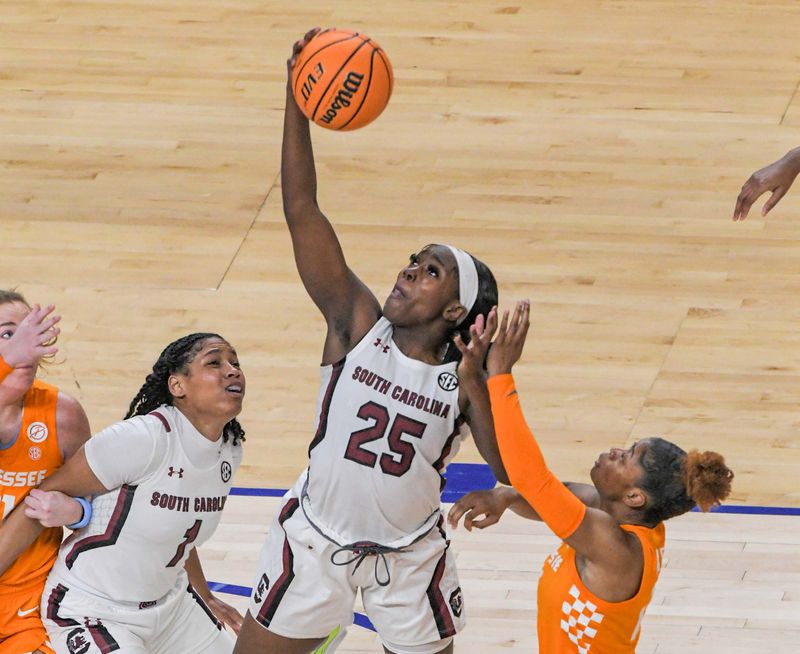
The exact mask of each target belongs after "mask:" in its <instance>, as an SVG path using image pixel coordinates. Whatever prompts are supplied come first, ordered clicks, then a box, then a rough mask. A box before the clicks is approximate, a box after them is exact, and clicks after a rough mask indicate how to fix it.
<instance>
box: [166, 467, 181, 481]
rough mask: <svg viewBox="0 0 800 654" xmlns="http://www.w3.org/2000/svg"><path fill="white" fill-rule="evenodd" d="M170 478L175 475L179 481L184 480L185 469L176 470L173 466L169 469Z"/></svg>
mask: <svg viewBox="0 0 800 654" xmlns="http://www.w3.org/2000/svg"><path fill="white" fill-rule="evenodd" d="M167 474H168V475H169V476H170V477H172V476H173V475H178V479H183V468H178V469H177V470H175V468H173V467H172V466H170V467H169V472H168V473H167Z"/></svg>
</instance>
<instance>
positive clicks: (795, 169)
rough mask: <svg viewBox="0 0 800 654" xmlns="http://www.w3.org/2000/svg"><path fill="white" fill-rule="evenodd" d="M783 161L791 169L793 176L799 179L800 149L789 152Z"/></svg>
mask: <svg viewBox="0 0 800 654" xmlns="http://www.w3.org/2000/svg"><path fill="white" fill-rule="evenodd" d="M783 160H784V161H785V162H786V164H787V165H788V166H789V167H790V170H791V171H792V174H793V175H794V176H795V177H797V175H798V174H800V147H797V148H794V149H793V150H789V152H787V153H786V154H785V155H784V156H783Z"/></svg>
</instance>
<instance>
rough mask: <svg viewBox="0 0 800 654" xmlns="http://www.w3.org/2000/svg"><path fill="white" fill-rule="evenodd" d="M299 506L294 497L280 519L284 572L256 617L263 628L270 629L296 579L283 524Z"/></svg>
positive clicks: (292, 558)
mask: <svg viewBox="0 0 800 654" xmlns="http://www.w3.org/2000/svg"><path fill="white" fill-rule="evenodd" d="M299 506H300V501H299V500H298V499H297V498H296V497H293V498H292V499H290V500H289V501H288V502H287V503H286V505H285V506H284V507H283V509H282V510H281V514H280V517H279V518H278V524H279V525H280V526H281V527H282V528H283V533H284V537H283V557H282V560H283V571H282V572H281V576H280V577H278V578H277V579H276V580H275V583H274V584H273V586H272V588H271V589H270V591H269V594H268V595H267V597H266V599H265V600H264V605H263V606H262V607H261V609H260V610H259V611H258V615H257V616H256V620H257V621H258V623H259V624H260V625H261V626H263V627H269V625H270V622H272V618H273V617H275V611H277V610H278V605H279V604H280V603H281V600H282V599H283V596H284V595H285V594H286V591H287V590H289V584H291V583H292V580H293V579H294V553H293V552H292V548H291V547H290V545H289V537H288V536H287V535H286V529H285V528H284V527H283V523H284V522H286V521H287V520H288V519H289V518H291V517H292V516H293V515H294V512H295V511H297V509H298V508H299Z"/></svg>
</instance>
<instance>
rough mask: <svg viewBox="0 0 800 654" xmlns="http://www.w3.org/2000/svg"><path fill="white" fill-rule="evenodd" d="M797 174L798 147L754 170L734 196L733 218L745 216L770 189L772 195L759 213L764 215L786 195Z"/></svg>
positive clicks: (798, 172)
mask: <svg viewBox="0 0 800 654" xmlns="http://www.w3.org/2000/svg"><path fill="white" fill-rule="evenodd" d="M798 174H800V148H795V149H794V150H790V151H789V152H787V153H786V154H785V155H784V156H783V157H781V158H780V159H778V160H777V161H775V162H773V163H771V164H769V165H768V166H764V167H763V168H761V169H760V170H757V171H756V172H754V173H753V174H752V175H750V177H749V178H748V180H747V181H746V182H745V183H744V185H743V186H742V190H741V191H740V192H739V195H738V197H737V198H736V207H735V208H734V210H733V219H734V220H744V219H745V218H747V214H748V213H749V212H750V207H752V206H753V203H754V202H755V201H756V200H758V198H759V197H761V196H762V195H763V194H764V193H766V192H767V191H772V195H770V196H769V199H768V200H767V201H766V202H765V203H764V207H763V208H762V209H761V215H762V216H766V215H767V214H768V213H769V211H770V209H772V207H774V206H775V205H776V204H778V202H779V201H780V199H781V198H782V197H783V196H784V195H786V192H787V191H788V190H789V187H791V185H792V184H793V183H794V180H795V178H796V177H797V175H798Z"/></svg>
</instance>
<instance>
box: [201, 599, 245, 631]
mask: <svg viewBox="0 0 800 654" xmlns="http://www.w3.org/2000/svg"><path fill="white" fill-rule="evenodd" d="M205 602H206V604H207V605H208V608H209V609H211V612H212V613H213V614H214V615H215V616H217V620H219V621H220V622H222V623H223V624H226V625H228V626H229V627H230V628H231V630H232V631H233V633H235V634H236V635H237V636H238V635H239V630H240V629H241V628H242V620H243V619H244V618H242V614H241V613H239V611H237V610H236V609H235V608H233V607H232V606H231V605H230V604H228V603H227V602H223V601H222V600H221V599H219V598H218V597H217V596H216V595H213V594H212V595H211V596H210V597H208V598H206V600H205Z"/></svg>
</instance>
